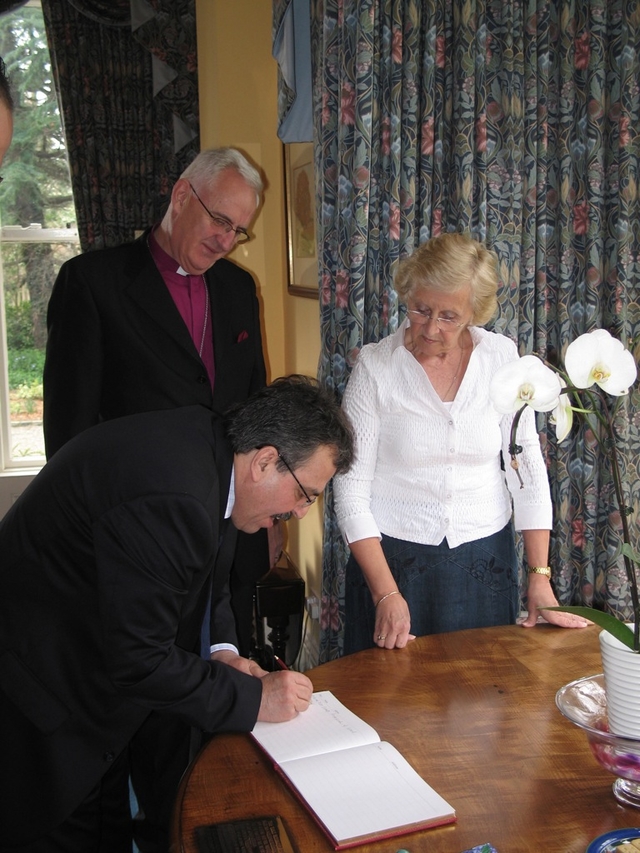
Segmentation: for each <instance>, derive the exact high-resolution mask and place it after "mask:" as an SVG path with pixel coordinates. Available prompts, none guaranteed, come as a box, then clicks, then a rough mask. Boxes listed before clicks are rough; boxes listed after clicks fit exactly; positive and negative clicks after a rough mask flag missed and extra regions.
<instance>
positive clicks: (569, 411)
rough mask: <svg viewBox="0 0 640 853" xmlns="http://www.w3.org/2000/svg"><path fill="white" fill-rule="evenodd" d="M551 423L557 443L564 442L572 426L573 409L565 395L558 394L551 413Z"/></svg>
mask: <svg viewBox="0 0 640 853" xmlns="http://www.w3.org/2000/svg"><path fill="white" fill-rule="evenodd" d="M551 423H552V424H555V428H556V438H557V439H558V441H564V439H565V438H566V437H567V436H568V435H569V433H570V432H571V427H572V425H573V408H572V407H571V401H570V400H569V396H568V395H567V394H560V399H559V400H558V405H557V406H556V407H555V409H554V410H553V411H552V412H551Z"/></svg>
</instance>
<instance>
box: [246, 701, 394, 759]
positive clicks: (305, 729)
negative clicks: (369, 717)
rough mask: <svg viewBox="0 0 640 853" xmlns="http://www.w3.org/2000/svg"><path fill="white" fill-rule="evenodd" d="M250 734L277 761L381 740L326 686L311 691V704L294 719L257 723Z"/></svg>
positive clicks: (373, 730) (374, 731) (372, 729)
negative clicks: (320, 689) (283, 721)
mask: <svg viewBox="0 0 640 853" xmlns="http://www.w3.org/2000/svg"><path fill="white" fill-rule="evenodd" d="M251 734H252V736H253V737H254V738H255V739H256V740H257V741H258V743H259V744H260V746H261V747H262V748H263V749H264V750H266V752H268V754H269V755H270V756H271V758H273V760H274V761H275V762H276V763H277V764H282V762H283V761H289V760H290V759H291V758H304V757H305V756H309V755H316V754H318V753H321V752H333V751H334V750H338V749H346V748H347V747H350V746H359V745H360V744H364V743H375V742H376V741H379V740H380V738H379V736H378V733H377V732H376V730H375V729H374V728H372V727H371V726H370V725H369V724H368V723H365V721H364V720H361V719H360V717H358V716H356V715H355V714H354V713H353V712H352V711H350V710H349V709H348V708H346V707H345V706H344V705H343V704H342V702H339V701H338V700H337V699H336V697H335V696H334V695H333V693H331V692H330V691H329V690H322V691H320V692H318V693H314V694H313V696H312V697H311V705H310V706H309V707H308V708H307V710H306V711H303V712H302V713H301V714H298V716H297V717H294V719H293V720H288V721H287V722H285V723H256V724H255V726H254V727H253V731H252V732H251Z"/></svg>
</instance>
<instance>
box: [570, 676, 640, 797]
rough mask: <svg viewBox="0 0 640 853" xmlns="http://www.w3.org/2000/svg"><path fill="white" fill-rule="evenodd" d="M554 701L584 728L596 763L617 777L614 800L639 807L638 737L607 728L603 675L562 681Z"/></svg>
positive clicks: (639, 758)
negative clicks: (568, 681)
mask: <svg viewBox="0 0 640 853" xmlns="http://www.w3.org/2000/svg"><path fill="white" fill-rule="evenodd" d="M556 705H557V706H558V709H559V710H560V712H561V713H562V714H563V715H564V716H565V717H566V718H567V719H568V720H570V721H571V722H572V723H573V724H574V725H576V726H578V727H579V728H581V729H582V730H583V731H584V732H585V734H586V735H587V740H588V741H589V747H590V748H591V752H592V753H593V755H594V757H595V759H596V761H597V762H598V764H600V765H601V766H602V767H604V768H605V770H608V771H609V772H610V773H613V774H614V775H615V776H617V777H618V778H617V779H616V781H615V782H614V783H613V794H614V796H615V798H616V800H618V802H619V803H622V804H623V805H625V806H635V807H636V808H640V738H630V737H622V736H620V735H614V734H612V733H611V732H610V731H609V721H608V718H607V697H606V694H605V690H604V675H602V674H600V675H589V676H587V677H586V678H579V679H578V680H577V681H572V682H570V683H569V684H565V686H564V687H561V688H560V690H558V692H557V693H556Z"/></svg>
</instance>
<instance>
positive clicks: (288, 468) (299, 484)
mask: <svg viewBox="0 0 640 853" xmlns="http://www.w3.org/2000/svg"><path fill="white" fill-rule="evenodd" d="M278 457H279V458H280V459H282V464H283V465H284V467H285V468H286V469H287V471H288V472H289V473H290V474H291V476H292V477H293V479H294V480H295V481H296V483H297V484H298V486H299V487H300V491H301V492H302V494H303V495H304V499H305V501H306V502H307V506H311V504H314V503H315V502H316V499H317V495H314V496H313V497H312V498H311V497H309V493H308V492H307V490H306V489H305V487H304V486H303V485H302V483H301V482H300V480H299V479H298V478H297V477H296V475H295V474H294V473H293V469H292V468H291V466H290V465H289V463H288V462H287V460H286V459H285V458H284V456H283V455H282V453H279V454H278Z"/></svg>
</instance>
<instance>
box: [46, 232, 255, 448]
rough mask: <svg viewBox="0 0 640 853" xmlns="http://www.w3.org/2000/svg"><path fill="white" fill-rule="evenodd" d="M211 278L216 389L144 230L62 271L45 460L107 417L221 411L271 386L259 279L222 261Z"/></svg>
mask: <svg viewBox="0 0 640 853" xmlns="http://www.w3.org/2000/svg"><path fill="white" fill-rule="evenodd" d="M205 277H206V281H207V286H208V289H209V295H210V301H211V320H212V332H213V343H214V357H215V368H216V377H215V387H214V390H213V393H212V391H211V386H210V383H209V380H208V378H207V374H206V369H205V367H204V364H203V363H202V360H201V359H200V357H199V355H198V352H197V350H196V348H195V346H194V343H193V341H192V340H191V336H190V335H189V332H188V330H187V328H186V326H185V324H184V322H183V320H182V318H181V316H180V313H179V311H178V309H177V308H176V306H175V304H174V302H173V299H172V297H171V294H170V293H169V291H168V289H167V287H166V285H165V283H164V281H163V279H162V276H161V275H160V273H159V272H158V269H157V267H156V265H155V263H154V261H153V258H152V257H151V252H150V251H149V247H148V244H147V234H145V235H143V236H142V237H140V238H139V239H138V240H136V241H134V242H133V243H128V244H125V245H122V246H118V247H116V248H112V249H103V250H100V251H96V252H88V253H86V254H83V255H79V256H78V257H76V258H73V259H71V260H70V261H67V263H65V264H64V265H63V266H62V268H61V269H60V273H59V275H58V278H57V280H56V283H55V285H54V288H53V291H52V294H51V299H50V301H49V308H48V318H47V323H48V329H49V334H48V341H47V357H46V362H45V368H44V434H45V446H46V452H47V456H48V457H51V456H52V455H53V454H54V453H55V452H56V451H57V450H58V449H59V448H60V447H61V446H62V445H63V444H64V443H65V442H66V441H68V440H69V439H70V438H72V437H73V436H74V435H77V434H78V433H79V432H82V430H84V429H87V428H88V427H90V426H94V425H95V424H97V423H99V422H100V421H103V420H110V419H112V418H119V417H123V416H126V415H131V414H135V413H137V412H148V411H154V410H157V409H172V408H175V407H176V406H191V405H202V406H207V407H209V408H212V409H213V410H215V411H217V412H219V413H222V412H224V411H225V410H226V409H227V408H228V407H229V406H230V405H232V404H233V403H236V402H241V401H243V400H245V399H246V398H247V397H248V396H249V395H250V394H251V393H253V392H254V391H256V390H258V389H259V388H262V387H263V386H264V385H265V383H266V371H265V364H264V356H263V352H262V337H261V333H260V316H259V306H258V300H257V298H256V289H255V284H254V281H253V278H252V277H251V276H250V275H249V273H247V272H246V271H245V270H243V269H241V268H240V267H238V266H237V265H236V264H234V263H232V262H231V261H228V260H226V259H224V258H223V259H221V260H219V261H218V262H217V263H216V264H214V265H213V267H212V268H211V269H210V270H208V272H207V273H206V276H205Z"/></svg>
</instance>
